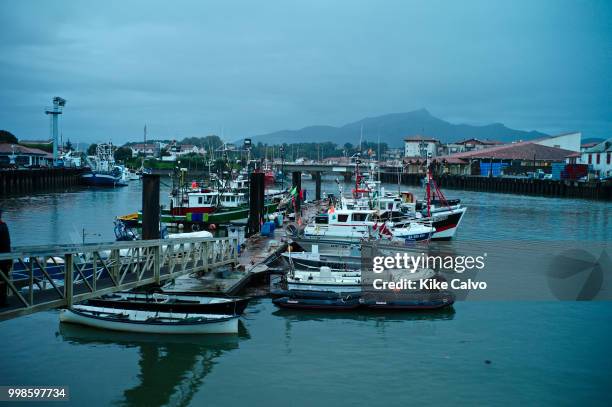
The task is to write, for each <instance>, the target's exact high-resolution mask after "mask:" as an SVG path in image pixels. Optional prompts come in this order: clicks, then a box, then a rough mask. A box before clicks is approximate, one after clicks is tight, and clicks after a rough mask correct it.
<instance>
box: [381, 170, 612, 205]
mask: <svg viewBox="0 0 612 407" xmlns="http://www.w3.org/2000/svg"><path fill="white" fill-rule="evenodd" d="M380 177H381V181H382V182H385V183H397V180H398V174H392V173H381V174H380ZM400 177H401V179H400V182H401V183H402V184H404V185H421V182H422V179H423V175H422V174H401V175H400ZM434 178H435V181H436V183H437V184H438V186H439V187H440V188H444V189H464V190H468V191H479V192H501V193H507V194H519V195H540V196H550V197H559V198H584V199H595V200H602V201H610V200H612V183H610V182H607V183H603V182H593V181H590V182H581V181H575V180H548V179H533V178H510V177H508V178H505V177H478V176H469V175H441V176H435V177H434Z"/></svg>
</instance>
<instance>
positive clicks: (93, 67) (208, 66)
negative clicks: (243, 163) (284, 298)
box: [0, 0, 612, 142]
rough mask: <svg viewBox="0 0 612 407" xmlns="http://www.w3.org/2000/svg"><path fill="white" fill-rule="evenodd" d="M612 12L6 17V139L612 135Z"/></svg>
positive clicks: (331, 6) (9, 11) (66, 5)
mask: <svg viewBox="0 0 612 407" xmlns="http://www.w3.org/2000/svg"><path fill="white" fill-rule="evenodd" d="M611 22H612V2H606V1H562V0H552V1H516V0H513V1H431V0H429V1H329V0H327V1H301V2H297V1H264V0H262V1H222V2H205V1H172V2H169V1H163V2H153V1H95V2H94V1H62V0H54V1H32V0H24V1H8V0H4V1H2V2H0V24H1V27H2V34H0V55H2V57H1V58H0V107H1V108H0V128H4V129H7V130H9V131H12V132H13V133H15V134H16V135H17V136H18V137H20V138H30V139H33V138H39V139H40V138H46V137H48V135H49V122H48V117H47V116H45V115H44V113H43V110H44V107H45V106H47V105H49V104H50V100H51V98H52V97H53V96H55V95H59V96H62V97H64V98H66V99H67V100H68V103H67V106H66V109H65V114H64V115H63V117H62V130H63V133H64V138H70V139H72V140H73V141H74V140H80V141H85V142H95V141H105V140H108V139H112V140H113V141H114V142H124V141H126V140H137V139H140V138H141V137H142V128H143V125H144V124H145V123H146V124H147V125H148V128H149V134H150V137H152V138H153V137H155V138H171V137H173V138H182V137H186V136H204V135H207V134H211V133H216V134H221V133H222V132H223V135H224V138H225V139H227V140H234V139H238V138H241V137H245V136H250V135H255V134H261V133H265V132H269V131H275V130H281V129H286V128H300V127H303V126H307V125H312V124H331V125H341V124H344V123H347V122H350V121H354V120H358V119H361V118H363V117H366V116H375V115H379V114H385V113H392V112H403V111H410V110H414V109H418V108H421V107H425V108H427V109H429V111H430V112H431V113H432V114H433V115H435V116H438V117H441V118H443V119H446V120H449V121H451V122H463V123H470V124H485V123H491V122H502V123H504V124H506V125H507V126H509V127H514V128H519V129H525V130H531V129H535V130H540V131H544V132H550V133H560V132H564V131H569V130H582V131H583V133H584V134H585V135H586V136H587V137H591V136H593V137H610V136H611V135H612V23H611Z"/></svg>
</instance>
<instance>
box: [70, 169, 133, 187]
mask: <svg viewBox="0 0 612 407" xmlns="http://www.w3.org/2000/svg"><path fill="white" fill-rule="evenodd" d="M81 181H82V182H83V184H85V185H88V186H92V187H124V186H126V185H127V184H126V183H125V182H123V181H121V179H119V178H116V177H113V176H112V175H110V174H97V173H95V172H90V173H87V174H82V175H81Z"/></svg>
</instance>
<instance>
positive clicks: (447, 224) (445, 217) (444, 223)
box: [432, 208, 467, 240]
mask: <svg viewBox="0 0 612 407" xmlns="http://www.w3.org/2000/svg"><path fill="white" fill-rule="evenodd" d="M466 210H467V208H458V209H453V210H452V211H449V212H441V213H434V214H433V216H432V218H433V221H432V226H433V227H434V228H435V229H436V231H435V232H434V234H433V236H432V239H433V240H450V239H452V238H453V237H454V236H455V233H456V232H457V229H458V228H459V225H460V224H461V220H463V215H464V214H465V211H466Z"/></svg>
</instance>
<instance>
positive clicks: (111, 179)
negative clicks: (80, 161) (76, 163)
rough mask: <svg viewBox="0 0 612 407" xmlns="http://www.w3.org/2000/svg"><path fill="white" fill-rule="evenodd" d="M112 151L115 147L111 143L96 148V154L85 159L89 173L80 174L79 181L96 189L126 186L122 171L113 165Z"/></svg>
mask: <svg viewBox="0 0 612 407" xmlns="http://www.w3.org/2000/svg"><path fill="white" fill-rule="evenodd" d="M114 151H115V147H114V146H113V144H112V143H104V144H98V145H97V146H96V154H95V155H94V156H89V157H87V158H86V161H87V164H88V166H89V171H87V172H85V173H83V174H81V180H82V182H83V183H84V184H85V185H89V186H97V187H119V186H126V185H127V182H125V180H124V179H123V169H122V168H121V167H120V166H117V165H115V158H114V156H113V154H114Z"/></svg>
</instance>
